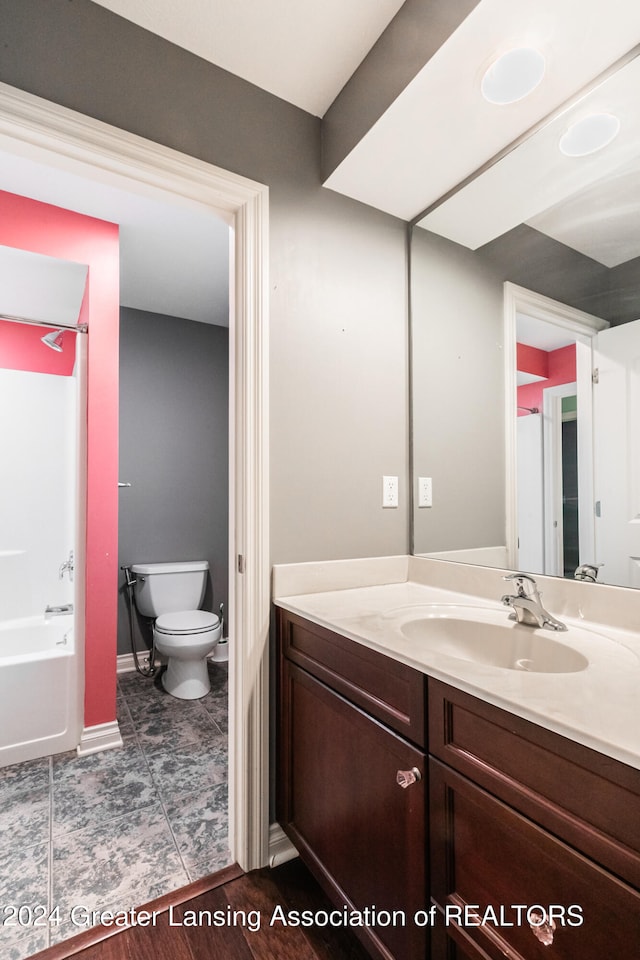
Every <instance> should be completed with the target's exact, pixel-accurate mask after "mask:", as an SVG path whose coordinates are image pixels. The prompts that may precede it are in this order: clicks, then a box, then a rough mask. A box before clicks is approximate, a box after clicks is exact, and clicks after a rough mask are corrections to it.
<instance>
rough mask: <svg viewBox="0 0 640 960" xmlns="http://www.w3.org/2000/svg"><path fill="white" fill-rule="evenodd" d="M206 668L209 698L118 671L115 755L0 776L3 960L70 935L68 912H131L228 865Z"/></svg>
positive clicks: (216, 685) (216, 677)
mask: <svg viewBox="0 0 640 960" xmlns="http://www.w3.org/2000/svg"><path fill="white" fill-rule="evenodd" d="M209 670H210V674H211V684H212V686H211V692H210V693H209V694H208V695H207V696H206V697H204V698H203V699H202V700H190V701H187V700H176V699H175V698H174V697H170V696H169V695H168V694H167V693H165V692H164V690H163V689H162V687H161V685H160V682H159V679H157V678H156V679H155V680H146V679H144V678H142V677H140V676H139V675H138V674H137V673H127V674H121V675H120V676H119V677H118V720H119V722H120V730H121V733H122V739H123V741H124V746H123V748H122V749H121V750H107V751H105V752H103V753H97V754H93V755H92V756H89V757H81V758H80V757H77V756H76V754H75V752H71V753H61V754H57V755H56V756H54V757H46V758H44V759H42V760H31V761H28V762H26V763H20V764H14V765H13V766H9V767H3V768H0V924H3V923H4V925H2V926H0V956H1V957H2V960H23V958H25V957H29V956H31V955H32V954H34V953H36V952H37V951H38V950H43V949H44V948H45V947H47V946H49V945H50V944H53V943H57V942H58V941H60V940H63V939H65V938H66V937H70V936H73V935H74V934H76V933H80V932H81V931H82V929H84V928H85V927H84V926H83V924H84V919H85V912H84V910H81V909H79V908H86V910H87V911H93V910H101V911H104V910H126V909H127V908H130V907H132V906H140V905H141V904H143V903H146V902H147V901H149V900H152V899H154V898H155V897H158V896H161V895H162V894H164V893H168V892H169V891H171V890H175V889H177V888H178V887H182V886H184V885H185V884H187V883H190V882H191V881H193V880H197V879H199V878H200V877H203V876H206V875H207V874H209V873H214V872H215V871H216V870H219V869H220V868H222V867H223V866H226V865H227V864H228V863H229V862H230V855H229V849H228V843H227V821H228V816H227V733H228V728H227V716H228V702H227V666H226V664H219V663H211V664H210V666H209ZM13 906H15V907H22V911H21V915H18V916H15V915H14V914H13V913H12V910H11V908H12V907H13ZM74 907H75V908H76V910H75V911H74V917H75V920H76V923H75V924H74V922H72V920H71V919H70V913H71V911H72V908H74ZM51 911H55V912H54V914H53V916H52V919H51V922H50V923H47V919H46V916H43V914H44V913H45V912H46V914H47V915H48V914H49V913H50V912H51ZM8 919H13V920H14V921H15V923H14V924H13V925H11V926H7V925H6V921H7V920H8ZM35 920H37V922H35V923H34V921H35ZM78 924H80V925H78Z"/></svg>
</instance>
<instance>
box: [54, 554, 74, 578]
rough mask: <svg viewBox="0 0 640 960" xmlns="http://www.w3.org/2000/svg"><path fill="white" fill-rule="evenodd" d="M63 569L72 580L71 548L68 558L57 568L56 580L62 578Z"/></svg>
mask: <svg viewBox="0 0 640 960" xmlns="http://www.w3.org/2000/svg"><path fill="white" fill-rule="evenodd" d="M65 570H66V571H67V572H68V574H69V580H73V550H70V551H69V559H68V560H65V561H64V563H61V564H60V567H59V569H58V580H62V578H63V577H64V572H65Z"/></svg>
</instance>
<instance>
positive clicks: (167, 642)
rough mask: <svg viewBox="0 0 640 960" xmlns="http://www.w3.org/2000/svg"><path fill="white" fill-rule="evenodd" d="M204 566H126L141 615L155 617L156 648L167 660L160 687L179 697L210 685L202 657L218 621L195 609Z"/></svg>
mask: <svg viewBox="0 0 640 960" xmlns="http://www.w3.org/2000/svg"><path fill="white" fill-rule="evenodd" d="M208 569H209V564H208V563H207V561H206V560H195V561H191V562H187V563H134V564H132V566H131V572H132V573H133V575H134V576H135V578H136V581H135V587H134V590H135V598H136V607H137V608H138V610H139V612H140V613H141V614H142V615H143V616H145V617H155V618H157V619H156V622H155V624H154V628H153V638H154V642H155V645H156V650H157V651H158V653H160V654H163V655H164V656H165V657H167V658H168V664H167V669H166V671H165V672H164V674H163V675H162V685H163V686H164V688H165V690H166V691H167V693H170V694H171V695H172V696H173V697H178V698H179V699H180V700H198V699H199V698H200V697H204V696H205V695H206V694H207V693H208V692H209V690H210V689H211V683H210V681H209V674H208V671H207V657H208V656H210V655H211V654H212V653H213V651H214V649H215V647H216V644H217V643H218V640H219V639H220V635H221V633H222V625H221V623H220V620H219V618H218V617H217V616H216V615H215V613H209V612H208V611H206V610H200V609H198V608H199V606H200V604H201V603H202V601H203V599H204V591H205V587H206V582H207V571H208Z"/></svg>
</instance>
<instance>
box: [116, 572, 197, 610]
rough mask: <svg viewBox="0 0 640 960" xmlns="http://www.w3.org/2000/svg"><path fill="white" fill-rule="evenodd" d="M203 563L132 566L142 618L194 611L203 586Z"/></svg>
mask: <svg viewBox="0 0 640 960" xmlns="http://www.w3.org/2000/svg"><path fill="white" fill-rule="evenodd" d="M208 569H209V564H208V562H207V561H206V560H192V561H188V562H183V563H134V564H132V566H131V572H132V574H133V575H134V577H135V578H136V582H135V586H134V591H135V598H136V606H137V608H138V610H139V611H140V613H141V614H142V615H143V616H145V617H159V616H160V615H161V614H163V613H178V612H179V611H181V610H197V609H198V608H199V607H200V604H201V603H202V601H203V599H204V591H205V587H206V585H207V570H208Z"/></svg>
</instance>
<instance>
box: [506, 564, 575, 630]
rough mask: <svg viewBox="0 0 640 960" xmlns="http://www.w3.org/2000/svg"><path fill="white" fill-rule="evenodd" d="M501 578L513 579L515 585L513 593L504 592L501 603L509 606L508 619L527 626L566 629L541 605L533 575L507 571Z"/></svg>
mask: <svg viewBox="0 0 640 960" xmlns="http://www.w3.org/2000/svg"><path fill="white" fill-rule="evenodd" d="M502 579H503V580H513V581H514V583H515V587H516V593H515V594H513V595H512V594H508V593H507V594H505V595H504V596H503V598H502V603H503V604H504V605H505V607H511V608H512V609H513V613H511V614H510V615H509V619H510V620H515V621H517V623H524V624H526V626H528V627H546V628H547V630H566V629H567V628H566V626H565V624H564V623H562V622H561V621H560V620H556V618H555V617H552V616H551V614H550V613H549V612H548V611H547V610H545V608H544V607H543V606H542V600H541V599H540V593H539V592H538V584H537V583H536V581H535V580H534V579H533V577H530V576H528V574H526V573H509V574H507V576H506V577H503V578H502Z"/></svg>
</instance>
